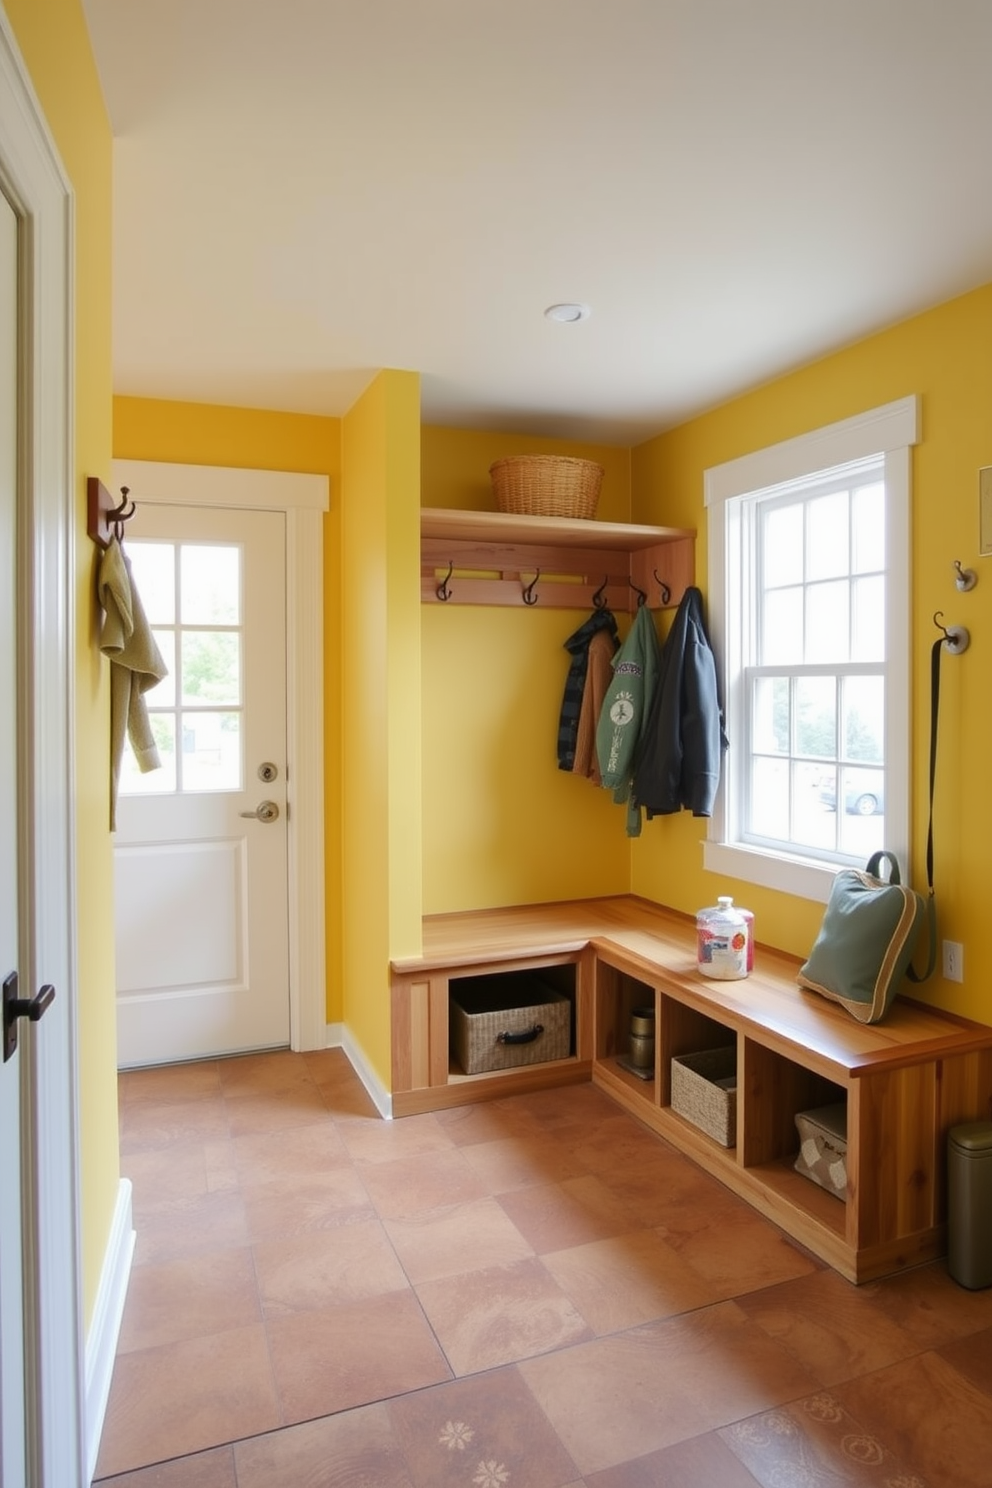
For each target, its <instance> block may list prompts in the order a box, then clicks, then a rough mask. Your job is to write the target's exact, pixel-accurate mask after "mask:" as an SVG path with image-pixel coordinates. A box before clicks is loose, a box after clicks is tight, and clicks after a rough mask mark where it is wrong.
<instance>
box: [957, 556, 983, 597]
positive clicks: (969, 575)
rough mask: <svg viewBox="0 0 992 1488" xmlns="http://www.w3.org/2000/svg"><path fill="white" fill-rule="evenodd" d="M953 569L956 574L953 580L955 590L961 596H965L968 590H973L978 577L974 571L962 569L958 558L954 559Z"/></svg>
mask: <svg viewBox="0 0 992 1488" xmlns="http://www.w3.org/2000/svg"><path fill="white" fill-rule="evenodd" d="M954 568H955V572H956V577H955V579H954V586H955V588H956V589H960V590H961V592H962V593H963V594H966V593H967V592H968V590H969V589H974V587H975V585H976V584H977V583H978V575H977V574H976V572H975V570H974V569H973V568H962V567H961V560H960V558H955V560H954Z"/></svg>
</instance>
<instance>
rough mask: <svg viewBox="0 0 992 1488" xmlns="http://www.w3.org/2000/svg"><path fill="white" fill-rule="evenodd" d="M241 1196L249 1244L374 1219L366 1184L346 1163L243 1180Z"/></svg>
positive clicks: (374, 1214) (372, 1206) (373, 1207)
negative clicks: (328, 1168) (260, 1179)
mask: <svg viewBox="0 0 992 1488" xmlns="http://www.w3.org/2000/svg"><path fill="white" fill-rule="evenodd" d="M241 1196H242V1201H243V1203H244V1208H245V1220H246V1223H247V1225H248V1235H249V1238H250V1239H251V1241H252V1243H255V1242H257V1241H262V1240H276V1239H278V1238H279V1237H280V1236H283V1237H286V1238H287V1239H288V1238H290V1237H292V1236H293V1235H303V1234H307V1233H309V1232H310V1231H312V1230H332V1229H336V1228H337V1227H338V1226H339V1225H349V1224H359V1223H361V1222H363V1221H367V1220H373V1219H376V1218H377V1215H376V1211H375V1206H374V1205H373V1203H372V1200H371V1199H370V1198H369V1196H368V1192H367V1191H366V1188H365V1185H364V1183H363V1182H362V1180H361V1178H360V1177H359V1176H358V1174H357V1173H356V1172H355V1169H354V1168H353V1167H352V1165H351V1164H350V1163H349V1164H348V1165H347V1167H342V1168H333V1169H331V1171H330V1172H324V1173H322V1172H319V1171H318V1172H316V1173H314V1174H313V1176H312V1177H304V1176H303V1175H298V1176H293V1175H292V1174H290V1175H288V1176H287V1177H285V1178H272V1179H269V1180H268V1181H267V1182H265V1183H253V1184H250V1185H249V1184H246V1185H244V1186H243V1187H242V1189H241Z"/></svg>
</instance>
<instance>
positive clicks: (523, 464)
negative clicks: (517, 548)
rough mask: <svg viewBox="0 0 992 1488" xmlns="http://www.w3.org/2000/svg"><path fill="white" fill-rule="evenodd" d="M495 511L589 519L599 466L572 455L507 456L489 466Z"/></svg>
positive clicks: (599, 476) (598, 481) (596, 496)
mask: <svg viewBox="0 0 992 1488" xmlns="http://www.w3.org/2000/svg"><path fill="white" fill-rule="evenodd" d="M489 474H490V476H491V477H492V482H493V494H494V496H495V497H496V510H497V511H501V512H513V513H515V514H516V515H517V516H528V517H592V516H594V515H595V512H596V502H597V501H598V500H599V488H600V486H601V485H602V484H603V467H602V465H597V464H596V462H595V461H594V460H580V459H578V458H577V457H576V456H574V455H507V456H506V458H505V459H503V460H496V461H494V462H493V464H492V465H490V467H489Z"/></svg>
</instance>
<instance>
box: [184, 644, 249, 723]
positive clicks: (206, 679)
mask: <svg viewBox="0 0 992 1488" xmlns="http://www.w3.org/2000/svg"><path fill="white" fill-rule="evenodd" d="M181 696H182V701H183V702H184V703H228V704H234V705H235V706H237V704H238V703H240V701H241V637H240V635H239V634H238V633H237V632H236V631H230V630H184V631H183V633H182V691H181Z"/></svg>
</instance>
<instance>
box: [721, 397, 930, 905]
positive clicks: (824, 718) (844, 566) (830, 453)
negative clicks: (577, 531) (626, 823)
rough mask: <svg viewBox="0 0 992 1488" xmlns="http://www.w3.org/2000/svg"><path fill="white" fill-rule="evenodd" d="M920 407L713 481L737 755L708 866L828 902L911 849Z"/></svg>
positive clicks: (845, 428)
mask: <svg viewBox="0 0 992 1488" xmlns="http://www.w3.org/2000/svg"><path fill="white" fill-rule="evenodd" d="M917 425H918V411H917V404H916V399H915V398H907V399H903V400H901V401H900V402H898V403H893V404H889V405H887V406H886V407H884V408H880V409H876V410H874V411H873V412H870V413H866V414H864V415H861V416H860V417H858V418H854V419H848V420H845V421H844V422H843V423H840V424H833V425H831V426H829V427H828V428H825V429H821V430H818V431H817V432H816V433H814V434H810V435H806V436H803V437H802V438H799V439H795V440H789V441H788V442H787V443H785V444H780V445H776V446H774V447H772V448H771V449H766V450H762V451H759V452H757V453H756V454H754V455H749V456H745V457H744V458H743V459H740V460H735V461H732V462H731V463H729V464H727V465H722V466H718V467H715V468H714V469H711V470H708V471H707V472H706V491H705V499H706V506H707V513H708V534H709V555H710V574H709V591H710V592H709V604H708V608H709V624H710V631H711V639H712V642H713V647H714V650H715V652H716V653H717V657H718V662H719V664H720V668H721V673H722V683H723V690H724V700H725V707H726V715H727V721H726V729H727V735H728V738H729V740H730V748H729V750H728V752H727V755H726V760H725V768H724V778H723V783H722V786H721V791H720V799H719V801H718V803H717V809H716V811H715V812H714V815H713V818H712V819H711V822H710V833H709V838H708V841H707V843H706V847H705V851H704V861H705V864H706V867H707V868H710V869H713V870H714V871H716V872H720V873H723V874H726V875H729V876H733V877H735V878H739V879H743V880H744V881H745V882H751V883H760V884H763V885H765V886H767V887H771V888H780V889H784V890H787V891H788V892H791V893H796V894H801V895H803V896H805V897H807V898H811V899H820V900H823V901H825V900H826V898H827V896H828V893H829V889H830V883H831V881H832V879H833V875H834V873H835V872H836V869H837V867H838V866H840V865H842V864H849V863H854V864H858V865H861V864H863V863H864V862H865V861H866V860H867V858H868V857H869V856H870V855H871V853H872V852H873V851H875V850H876V849H877V848H880V847H887V848H889V849H890V850H891V851H893V852H895V853H896V854H897V856H899V857H900V858H902V859H903V860H905V859H906V858H907V857H908V851H907V849H908V835H909V809H908V807H909V803H908V780H909V770H908V765H909V613H908V592H909V474H910V446H911V445H912V444H914V443H915V442H916V439H917Z"/></svg>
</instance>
